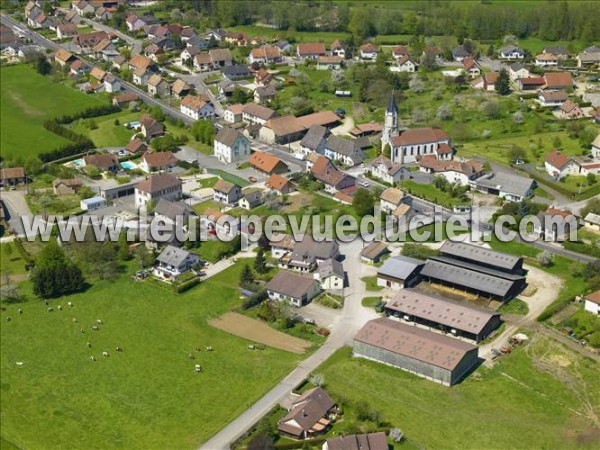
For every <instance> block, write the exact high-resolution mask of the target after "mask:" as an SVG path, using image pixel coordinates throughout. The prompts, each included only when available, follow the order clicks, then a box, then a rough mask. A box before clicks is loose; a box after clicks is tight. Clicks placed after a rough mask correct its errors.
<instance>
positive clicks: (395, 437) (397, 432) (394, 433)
mask: <svg viewBox="0 0 600 450" xmlns="http://www.w3.org/2000/svg"><path fill="white" fill-rule="evenodd" d="M403 437H404V433H403V432H402V430H401V429H400V428H392V429H391V430H390V439H391V440H392V441H394V442H395V443H399V442H400V441H402V438H403Z"/></svg>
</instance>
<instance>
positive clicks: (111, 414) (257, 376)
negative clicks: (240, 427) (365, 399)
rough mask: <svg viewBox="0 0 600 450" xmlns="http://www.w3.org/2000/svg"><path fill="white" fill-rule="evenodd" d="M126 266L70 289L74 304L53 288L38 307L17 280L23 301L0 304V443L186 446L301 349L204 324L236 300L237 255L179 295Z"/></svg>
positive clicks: (252, 397) (239, 406) (248, 399)
mask: <svg viewBox="0 0 600 450" xmlns="http://www.w3.org/2000/svg"><path fill="white" fill-rule="evenodd" d="M134 266H135V264H131V266H129V267H128V269H127V271H126V272H127V273H124V274H122V275H121V276H120V278H118V279H117V280H116V281H114V282H109V281H97V282H96V281H93V284H92V286H90V287H89V288H88V289H87V290H86V291H85V292H83V293H81V294H75V295H71V296H69V297H68V301H71V302H73V307H68V306H67V298H59V299H55V300H52V301H51V305H52V306H53V307H54V312H52V313H49V312H47V307H46V306H45V305H44V303H43V302H42V301H40V300H37V299H34V298H33V295H32V294H31V292H30V285H29V284H28V283H25V284H23V285H22V288H23V291H24V292H25V293H26V296H27V298H28V300H27V301H26V302H24V303H20V304H15V305H3V306H4V307H5V308H6V310H5V311H3V312H2V321H3V324H2V329H1V338H2V349H1V352H2V353H1V370H2V384H1V393H2V411H3V412H2V428H1V435H2V448H4V445H5V443H7V445H8V444H13V445H14V446H15V447H18V448H40V447H47V448H65V447H77V448H90V449H94V448H98V449H100V448H122V449H130V448H190V449H191V448H197V447H198V446H199V444H200V443H202V442H204V441H206V440H207V439H208V438H209V437H210V436H211V435H213V434H214V433H216V432H217V431H218V430H220V429H221V428H223V427H224V426H225V425H226V424H227V423H229V422H230V421H231V420H232V419H233V418H234V417H236V416H237V415H238V414H240V413H241V412H242V411H243V410H245V409H246V408H247V407H248V405H250V404H251V403H253V402H254V401H256V400H257V399H258V398H259V397H260V396H261V395H263V394H264V393H265V392H266V391H267V390H268V389H269V388H270V387H272V386H273V384H274V383H275V382H276V380H278V379H280V378H282V377H283V376H284V375H285V374H286V373H288V372H289V371H290V370H291V369H292V367H294V366H295V365H296V364H297V363H298V361H299V360H300V358H301V357H300V356H299V355H295V354H292V353H288V352H283V351H279V350H275V349H272V348H267V349H265V350H264V351H260V352H257V351H250V350H248V344H249V341H247V340H245V339H242V338H238V337H235V336H232V335H230V334H228V333H225V332H222V331H219V330H216V329H215V328H213V327H211V326H210V325H209V324H208V322H209V321H210V320H212V319H214V318H216V317H218V316H221V315H222V314H224V313H226V312H227V311H229V310H231V309H232V308H235V307H238V306H239V305H240V304H241V301H240V299H239V297H238V292H237V289H236V288H235V286H237V283H238V280H239V275H240V270H241V267H242V264H241V263H240V264H237V265H235V266H233V267H232V268H229V269H227V270H226V271H224V272H222V273H220V274H219V275H216V276H214V277H213V278H211V279H209V280H207V281H206V282H204V283H202V284H201V285H199V286H197V287H195V288H193V289H191V290H189V291H187V292H186V293H184V294H180V295H176V294H174V293H172V292H170V290H169V289H161V290H160V295H156V294H157V292H156V286H155V285H154V284H153V283H145V282H134V281H133V280H131V278H130V277H129V274H130V273H132V272H133V270H135V267H134ZM59 304H62V305H63V310H62V311H59V310H58V308H57V306H58V305H59ZM17 308H22V309H23V314H22V315H19V314H17ZM6 316H11V317H12V321H11V322H10V323H7V322H6V320H5V317H6ZM73 318H75V319H76V320H77V322H76V323H75V322H74V321H73ZM97 319H101V320H102V324H101V325H100V326H99V328H100V330H99V331H93V330H92V329H91V325H95V324H96V320H97ZM80 328H83V329H84V331H85V333H81V332H80ZM88 341H89V342H90V344H91V348H88V347H87V345H86V342H88ZM116 346H120V347H121V348H122V349H123V351H122V352H119V353H117V352H115V351H114V350H115V348H116ZM206 346H212V347H213V349H214V351H213V352H204V348H205V347H206ZM196 347H200V348H201V349H202V351H201V352H198V351H195V348H196ZM102 351H108V352H109V354H110V356H109V357H103V356H102ZM189 353H192V354H193V355H194V356H195V360H190V359H189V358H188V354H189ZM90 355H95V357H96V359H97V360H96V361H95V362H94V361H91V360H90ZM17 361H22V362H23V365H22V366H17V365H16V362H17ZM194 364H200V365H201V366H202V369H203V372H202V373H201V374H196V373H194ZM248 374H252V377H249V375H248ZM232 386H235V387H236V388H235V389H231V387H232Z"/></svg>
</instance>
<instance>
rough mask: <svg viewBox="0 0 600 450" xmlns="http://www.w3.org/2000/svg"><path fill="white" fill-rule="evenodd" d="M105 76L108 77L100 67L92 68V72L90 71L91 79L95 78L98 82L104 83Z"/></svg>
mask: <svg viewBox="0 0 600 450" xmlns="http://www.w3.org/2000/svg"><path fill="white" fill-rule="evenodd" d="M105 76H106V71H104V70H102V69H101V68H100V67H98V66H94V67H92V70H91V71H90V77H91V78H94V79H95V80H97V81H103V80H104V77H105Z"/></svg>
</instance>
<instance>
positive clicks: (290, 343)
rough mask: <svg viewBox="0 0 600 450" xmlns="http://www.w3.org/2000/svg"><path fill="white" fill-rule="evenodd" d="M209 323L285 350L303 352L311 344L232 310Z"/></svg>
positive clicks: (231, 332) (237, 334)
mask: <svg viewBox="0 0 600 450" xmlns="http://www.w3.org/2000/svg"><path fill="white" fill-rule="evenodd" d="M209 324H210V325H211V326H213V327H215V328H218V329H220V330H223V331H225V332H227V333H230V334H233V335H235V336H239V337H243V338H244V339H248V340H249V341H253V342H259V343H261V344H265V345H267V346H269V347H273V348H277V349H279V350H285V351H286V352H292V353H304V352H305V351H306V350H307V349H308V348H310V346H311V343H310V342H308V341H305V340H304V339H300V338H297V337H294V336H290V335H289V334H285V333H282V332H281V331H277V330H274V329H273V328H271V327H270V326H269V325H267V324H266V323H263V322H261V321H259V320H256V319H252V318H250V317H246V316H243V315H241V314H238V313H234V312H228V313H225V314H223V315H222V316H221V317H217V318H216V319H213V320H211V321H210V322H209Z"/></svg>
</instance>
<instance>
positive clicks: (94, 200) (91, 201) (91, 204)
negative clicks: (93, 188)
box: [79, 197, 106, 212]
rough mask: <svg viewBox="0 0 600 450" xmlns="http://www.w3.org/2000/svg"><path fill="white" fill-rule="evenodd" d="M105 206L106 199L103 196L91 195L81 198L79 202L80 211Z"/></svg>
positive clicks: (90, 210)
mask: <svg viewBox="0 0 600 450" xmlns="http://www.w3.org/2000/svg"><path fill="white" fill-rule="evenodd" d="M105 207H106V199H105V198H104V197H91V198H86V199H83V200H81V201H80V202H79V208H80V209H81V210H82V211H87V212H92V211H96V210H98V209H102V208H105Z"/></svg>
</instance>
